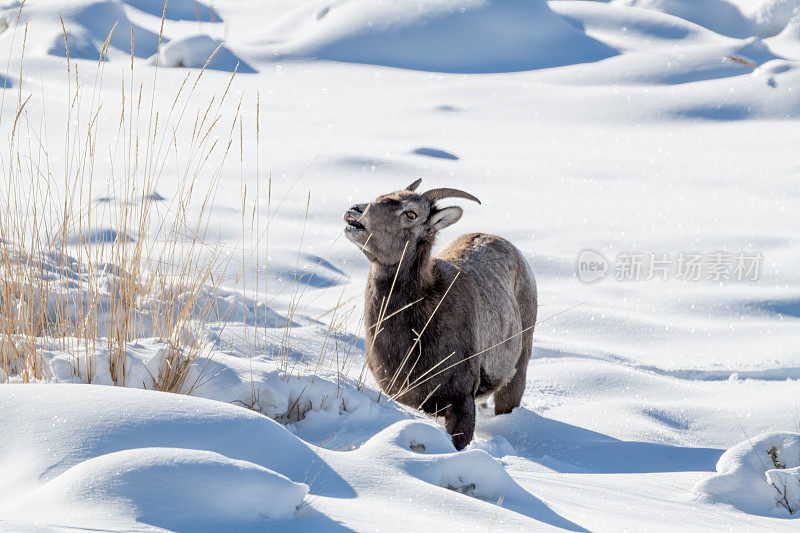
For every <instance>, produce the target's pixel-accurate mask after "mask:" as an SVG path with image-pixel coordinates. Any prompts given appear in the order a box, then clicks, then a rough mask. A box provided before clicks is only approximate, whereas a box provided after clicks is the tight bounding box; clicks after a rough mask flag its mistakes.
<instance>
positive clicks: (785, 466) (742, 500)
mask: <svg viewBox="0 0 800 533" xmlns="http://www.w3.org/2000/svg"><path fill="white" fill-rule="evenodd" d="M694 490H695V492H697V493H698V494H700V495H701V497H702V498H703V499H704V500H706V501H709V502H713V503H722V504H731V505H733V506H734V507H737V508H739V509H741V510H742V511H744V512H746V513H751V514H757V515H773V516H789V515H795V516H800V433H765V434H763V435H759V436H757V437H755V438H753V439H749V440H747V441H745V442H742V443H740V444H737V445H736V446H734V447H733V448H731V449H729V450H728V451H727V452H725V453H724V454H723V455H722V457H720V459H719V462H718V463H717V473H716V475H714V476H712V477H710V478H708V479H706V480H704V481H702V482H700V483H699V484H698V485H697V486H696V487H695V488H694Z"/></svg>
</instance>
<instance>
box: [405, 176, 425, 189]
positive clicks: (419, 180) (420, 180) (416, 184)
mask: <svg viewBox="0 0 800 533" xmlns="http://www.w3.org/2000/svg"><path fill="white" fill-rule="evenodd" d="M420 183H422V178H419V179H418V180H417V181H415V182H414V183H412V184H411V185H409V186H408V187H406V190H407V191H411V192H414V191H416V190H417V187H419V184H420Z"/></svg>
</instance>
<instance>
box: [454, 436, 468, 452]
mask: <svg viewBox="0 0 800 533" xmlns="http://www.w3.org/2000/svg"><path fill="white" fill-rule="evenodd" d="M471 440H472V439H470V438H468V437H466V436H465V435H462V434H459V435H453V446H455V448H456V450H458V451H459V452H460V451H461V450H463V449H464V448H466V447H467V444H469V441H471Z"/></svg>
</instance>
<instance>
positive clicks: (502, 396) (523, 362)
mask: <svg viewBox="0 0 800 533" xmlns="http://www.w3.org/2000/svg"><path fill="white" fill-rule="evenodd" d="M524 344H526V346H525V347H523V348H522V353H521V354H520V356H519V359H518V360H517V370H516V372H515V373H514V377H513V378H511V381H509V382H508V383H506V384H505V385H504V386H503V388H502V389H500V390H499V391H497V392H495V393H494V414H496V415H505V414H508V413H510V412H511V411H512V410H513V409H514V408H515V407H519V404H520V403H522V394H523V393H524V392H525V376H526V374H527V372H528V361H529V360H530V358H531V346H530V341H529V342H526V343H524Z"/></svg>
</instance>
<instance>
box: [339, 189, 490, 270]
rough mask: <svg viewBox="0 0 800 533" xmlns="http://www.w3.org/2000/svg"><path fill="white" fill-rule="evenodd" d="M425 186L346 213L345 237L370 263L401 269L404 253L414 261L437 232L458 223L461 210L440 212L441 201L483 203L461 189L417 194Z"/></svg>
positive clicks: (451, 208) (454, 208)
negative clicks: (455, 199) (401, 259)
mask: <svg viewBox="0 0 800 533" xmlns="http://www.w3.org/2000/svg"><path fill="white" fill-rule="evenodd" d="M421 182H422V180H421V179H418V180H417V181H415V182H414V183H412V184H411V185H409V186H408V187H406V188H405V189H403V190H400V191H395V192H393V193H389V194H384V195H382V196H379V197H378V198H376V199H375V201H373V202H371V203H368V204H356V205H354V206H352V207H351V208H350V209H348V210H347V211H346V212H345V214H344V221H345V222H346V223H347V226H346V227H345V235H346V236H347V238H348V239H350V241H352V242H353V243H355V244H356V245H358V246H359V248H361V250H362V251H363V252H364V255H366V256H367V258H368V259H369V260H370V261H374V262H378V263H380V264H382V265H384V266H394V265H397V264H398V263H399V262H400V258H401V257H403V250H404V249H405V250H406V252H405V253H406V257H412V256H414V255H415V254H416V251H417V249H418V248H419V246H420V245H422V244H423V243H427V242H431V241H432V240H433V238H434V236H435V235H436V232H438V231H439V230H441V229H444V228H446V227H447V226H450V225H452V224H455V223H456V222H458V219H460V218H461V215H462V213H463V211H462V210H461V208H460V207H457V206H451V207H444V208H439V207H437V206H436V202H437V201H438V200H442V199H444V198H466V199H468V200H472V201H473V202H477V203H481V202H480V200H478V199H477V198H475V197H474V196H472V195H471V194H469V193H466V192H464V191H459V190H458V189H431V190H430V191H427V192H424V193H416V192H414V191H415V190H416V189H417V187H419V184H420V183H421ZM406 243H408V244H407V245H406Z"/></svg>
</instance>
